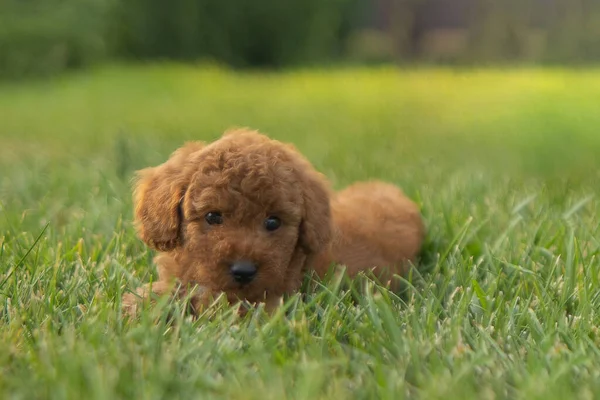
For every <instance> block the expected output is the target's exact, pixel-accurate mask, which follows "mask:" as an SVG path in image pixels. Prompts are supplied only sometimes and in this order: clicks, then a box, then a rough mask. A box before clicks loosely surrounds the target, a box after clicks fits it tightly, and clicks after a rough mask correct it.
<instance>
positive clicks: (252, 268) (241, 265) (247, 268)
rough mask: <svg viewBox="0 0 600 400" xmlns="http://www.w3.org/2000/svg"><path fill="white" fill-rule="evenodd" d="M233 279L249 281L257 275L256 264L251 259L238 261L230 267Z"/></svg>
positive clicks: (240, 281) (241, 281)
mask: <svg viewBox="0 0 600 400" xmlns="http://www.w3.org/2000/svg"><path fill="white" fill-rule="evenodd" d="M229 271H231V275H233V279H234V280H235V281H236V282H239V283H249V282H250V281H252V279H254V276H255V275H256V264H254V263H253V262H250V261H237V262H234V263H233V264H231V267H230V268H229Z"/></svg>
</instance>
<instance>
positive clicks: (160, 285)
mask: <svg viewBox="0 0 600 400" xmlns="http://www.w3.org/2000/svg"><path fill="white" fill-rule="evenodd" d="M173 287H174V283H173V282H167V281H158V282H153V283H147V284H145V285H144V286H142V287H140V288H138V289H137V290H136V291H135V293H125V294H124V295H123V298H122V299H121V308H122V310H123V314H125V315H129V316H130V317H134V316H135V315H136V314H137V311H138V305H139V304H140V303H142V302H144V301H146V300H147V299H152V298H153V297H161V296H164V295H171V294H172V293H173Z"/></svg>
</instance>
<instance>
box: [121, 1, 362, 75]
mask: <svg viewBox="0 0 600 400" xmlns="http://www.w3.org/2000/svg"><path fill="white" fill-rule="evenodd" d="M352 1H353V0H286V1H280V0H254V1H252V2H249V1H246V0H230V1H227V2H222V1H220V0H172V1H171V2H168V3H167V2H164V1H161V0H129V1H122V2H121V3H120V5H119V7H118V8H117V10H116V25H117V26H116V30H117V32H119V34H118V35H117V39H116V43H117V52H118V53H119V54H120V55H121V56H124V57H135V58H173V59H184V60H190V59H202V58H214V59H217V60H220V61H223V62H225V63H228V64H230V65H233V66H239V67H246V66H274V67H277V66H283V65H290V64H297V63H310V62H314V61H323V60H325V59H326V58H328V57H330V56H331V54H335V53H336V51H337V50H338V49H339V48H340V47H341V41H342V39H343V38H341V37H340V34H341V33H343V30H342V27H343V19H342V18H343V17H344V16H345V15H347V14H348V4H350V3H352Z"/></svg>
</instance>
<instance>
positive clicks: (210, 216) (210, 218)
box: [204, 211, 223, 225]
mask: <svg viewBox="0 0 600 400" xmlns="http://www.w3.org/2000/svg"><path fill="white" fill-rule="evenodd" d="M204 219H205V220H206V222H207V223H208V224H209V225H221V224H222V223H223V216H222V215H221V213H220V212H217V211H211V212H209V213H207V214H206V215H205V216H204Z"/></svg>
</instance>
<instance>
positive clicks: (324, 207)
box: [134, 129, 331, 301]
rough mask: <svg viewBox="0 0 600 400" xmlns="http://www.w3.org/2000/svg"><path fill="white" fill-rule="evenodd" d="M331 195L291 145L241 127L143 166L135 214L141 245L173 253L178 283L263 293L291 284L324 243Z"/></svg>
mask: <svg viewBox="0 0 600 400" xmlns="http://www.w3.org/2000/svg"><path fill="white" fill-rule="evenodd" d="M329 197H330V196H329V188H328V186H327V183H326V180H325V179H324V177H323V176H322V175H321V174H319V173H318V172H316V171H315V170H314V169H313V167H312V166H311V164H310V163H309V162H308V161H307V160H306V159H305V158H304V157H303V156H302V155H301V154H300V153H299V152H297V151H296V150H295V149H294V148H293V147H291V146H288V145H284V144H282V143H280V142H278V141H275V140H271V139H269V138H267V137H266V136H263V135H261V134H259V133H257V132H254V131H248V130H243V129H242V130H235V131H231V132H227V133H225V135H223V137H222V138H221V139H219V140H217V141H215V142H213V143H211V144H208V145H204V144H202V143H197V142H194V143H188V144H186V145H185V146H184V147H182V148H181V149H179V150H177V151H176V152H175V153H173V155H172V156H171V158H170V159H169V160H168V161H167V162H165V163H164V164H162V165H160V166H158V167H154V168H148V169H145V170H142V171H140V173H139V179H138V181H137V183H136V188H135V195H134V202H135V219H136V223H137V228H138V233H139V235H140V237H141V239H142V240H143V241H144V242H145V243H146V244H148V245H149V246H150V247H152V248H154V249H156V250H159V251H163V252H170V253H172V254H173V257H174V258H175V259H176V260H177V262H178V264H179V268H180V271H179V272H178V275H179V276H177V277H178V278H179V279H180V280H182V281H183V282H184V283H186V282H187V283H197V284H200V285H203V286H205V287H208V288H210V289H212V290H214V291H224V292H226V293H227V294H228V297H230V298H239V299H246V300H250V301H259V300H260V299H261V297H262V296H264V295H265V292H267V293H273V294H275V295H281V294H283V293H285V292H288V291H292V290H295V289H297V288H298V286H299V285H300V283H301V279H302V272H303V271H304V269H305V268H306V267H307V266H308V265H307V264H308V263H310V262H311V260H312V258H313V257H314V256H315V255H316V254H317V253H318V252H320V251H321V250H323V249H324V247H325V246H327V245H328V243H329V241H330V239H331V218H330V208H329Z"/></svg>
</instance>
